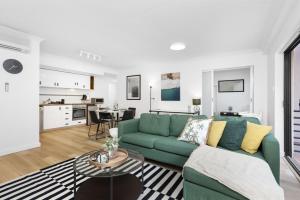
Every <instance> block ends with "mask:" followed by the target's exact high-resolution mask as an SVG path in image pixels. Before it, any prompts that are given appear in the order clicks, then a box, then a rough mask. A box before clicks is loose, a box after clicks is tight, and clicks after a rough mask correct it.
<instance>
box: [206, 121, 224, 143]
mask: <svg viewBox="0 0 300 200" xmlns="http://www.w3.org/2000/svg"><path fill="white" fill-rule="evenodd" d="M225 126H226V121H213V122H212V123H211V127H210V131H209V134H208V139H207V145H209V146H212V147H216V146H217V145H218V143H219V141H220V139H221V137H222V134H223V131H224V129H225Z"/></svg>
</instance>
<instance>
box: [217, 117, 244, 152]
mask: <svg viewBox="0 0 300 200" xmlns="http://www.w3.org/2000/svg"><path fill="white" fill-rule="evenodd" d="M246 130H247V121H246V120H227V123H226V127H225V129H224V132H223V135H222V137H221V139H220V141H219V144H218V146H221V147H223V148H225V149H229V150H233V151H235V150H239V149H240V147H241V144H242V142H243V138H244V135H245V134H246Z"/></svg>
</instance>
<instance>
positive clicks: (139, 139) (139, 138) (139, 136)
mask: <svg viewBox="0 0 300 200" xmlns="http://www.w3.org/2000/svg"><path fill="white" fill-rule="evenodd" d="M162 138H164V137H163V136H156V135H151V134H146V133H140V132H138V133H129V134H125V135H123V136H122V138H121V141H122V142H125V143H129V144H134V145H138V146H141V147H146V148H150V149H152V148H154V142H155V141H156V140H161V139H162Z"/></svg>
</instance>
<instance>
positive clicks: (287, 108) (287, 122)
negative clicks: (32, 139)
mask: <svg viewBox="0 0 300 200" xmlns="http://www.w3.org/2000/svg"><path fill="white" fill-rule="evenodd" d="M299 44H300V35H299V36H298V37H297V38H296V39H295V40H294V41H293V42H292V43H291V44H290V45H289V46H288V47H287V49H286V50H285V51H284V87H283V88H284V153H285V156H290V157H292V153H293V152H292V147H293V145H292V142H293V139H292V62H291V61H292V51H293V50H294V48H295V47H296V46H297V45H299Z"/></svg>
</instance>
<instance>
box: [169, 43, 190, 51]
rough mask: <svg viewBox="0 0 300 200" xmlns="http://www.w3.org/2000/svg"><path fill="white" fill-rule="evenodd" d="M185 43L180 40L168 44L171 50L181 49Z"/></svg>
mask: <svg viewBox="0 0 300 200" xmlns="http://www.w3.org/2000/svg"><path fill="white" fill-rule="evenodd" d="M185 47H186V46H185V44H184V43H182V42H175V43H173V44H171V46H170V49H171V50H173V51H180V50H183V49H185Z"/></svg>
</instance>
